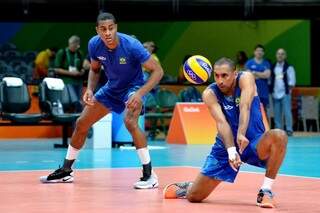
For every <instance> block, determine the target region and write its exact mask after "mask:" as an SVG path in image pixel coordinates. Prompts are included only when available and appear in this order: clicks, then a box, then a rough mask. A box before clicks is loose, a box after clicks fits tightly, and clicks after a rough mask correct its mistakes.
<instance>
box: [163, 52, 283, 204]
mask: <svg viewBox="0 0 320 213" xmlns="http://www.w3.org/2000/svg"><path fill="white" fill-rule="evenodd" d="M214 77H215V83H213V84H211V85H210V86H209V87H208V88H207V89H206V90H205V91H204V93H203V100H204V102H205V104H206V105H207V106H208V108H209V110H210V113H211V115H212V116H213V118H214V119H215V121H216V123H217V128H218V135H217V137H216V142H215V144H214V145H213V147H212V150H211V152H210V154H209V155H208V157H207V159H206V162H205V164H204V166H203V168H202V170H201V172H200V174H199V175H198V177H197V178H196V180H195V181H194V182H193V183H192V182H183V183H174V184H169V185H167V186H166V188H165V189H164V197H165V198H184V197H186V198H187V199H188V200H189V201H190V202H201V201H202V200H203V199H205V198H206V197H208V196H209V194H210V193H211V192H212V191H213V190H214V189H215V188H216V187H217V186H218V185H219V184H220V183H221V181H227V182H234V180H235V178H236V176H237V173H238V170H239V168H240V165H241V163H242V162H245V163H248V164H251V165H254V166H257V167H262V168H266V173H265V178H264V182H263V184H262V186H261V188H260V190H259V193H258V198H257V204H258V205H259V206H261V207H269V208H272V207H274V206H275V205H274V201H273V193H272V191H271V187H272V184H273V182H274V180H275V178H276V175H277V173H278V170H279V168H280V166H281V163H282V161H283V159H284V156H285V153H286V146H287V136H286V133H285V132H284V131H282V130H279V129H274V130H269V131H265V127H264V124H263V120H262V114H261V110H260V100H259V97H258V94H257V88H256V84H255V79H254V76H253V75H252V74H251V73H249V72H243V73H241V72H239V73H238V72H237V71H236V69H235V64H234V62H233V61H232V60H230V59H228V58H222V59H220V60H218V61H217V62H216V63H215V64H214Z"/></svg>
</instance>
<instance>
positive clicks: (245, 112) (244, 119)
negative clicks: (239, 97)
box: [238, 104, 250, 135]
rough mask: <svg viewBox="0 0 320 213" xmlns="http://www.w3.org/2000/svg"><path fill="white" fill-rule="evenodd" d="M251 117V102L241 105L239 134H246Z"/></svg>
mask: <svg viewBox="0 0 320 213" xmlns="http://www.w3.org/2000/svg"><path fill="white" fill-rule="evenodd" d="M249 118H250V107H249V104H242V105H240V115H239V127H238V134H242V135H246V132H247V129H248V124H249Z"/></svg>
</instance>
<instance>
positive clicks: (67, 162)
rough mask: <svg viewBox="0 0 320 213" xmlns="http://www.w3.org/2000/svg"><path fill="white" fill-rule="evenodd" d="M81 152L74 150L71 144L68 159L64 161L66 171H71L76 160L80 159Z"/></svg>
mask: <svg viewBox="0 0 320 213" xmlns="http://www.w3.org/2000/svg"><path fill="white" fill-rule="evenodd" d="M79 151H80V150H79V149H76V148H73V147H72V146H71V145H70V144H69V146H68V151H67V155H66V159H64V162H63V166H62V167H63V168H65V169H71V167H72V164H73V163H74V161H75V159H77V157H78V154H79Z"/></svg>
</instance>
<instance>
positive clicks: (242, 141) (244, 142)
mask: <svg viewBox="0 0 320 213" xmlns="http://www.w3.org/2000/svg"><path fill="white" fill-rule="evenodd" d="M237 143H238V146H239V152H240V154H242V152H243V151H244V150H245V148H246V147H247V146H248V144H249V140H248V138H246V136H244V135H243V134H239V133H238V135H237Z"/></svg>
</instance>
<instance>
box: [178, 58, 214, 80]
mask: <svg viewBox="0 0 320 213" xmlns="http://www.w3.org/2000/svg"><path fill="white" fill-rule="evenodd" d="M183 73H184V76H185V78H186V79H187V80H188V81H189V82H190V83H193V84H202V83H204V82H206V81H208V79H209V78H210V76H211V73H212V65H211V63H210V61H209V60H208V59H207V58H205V57H203V56H201V55H194V56H191V57H190V58H188V60H186V62H185V63H184V65H183Z"/></svg>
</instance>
